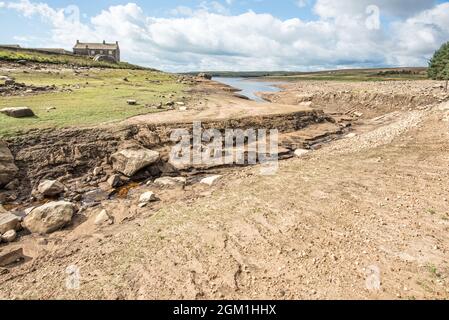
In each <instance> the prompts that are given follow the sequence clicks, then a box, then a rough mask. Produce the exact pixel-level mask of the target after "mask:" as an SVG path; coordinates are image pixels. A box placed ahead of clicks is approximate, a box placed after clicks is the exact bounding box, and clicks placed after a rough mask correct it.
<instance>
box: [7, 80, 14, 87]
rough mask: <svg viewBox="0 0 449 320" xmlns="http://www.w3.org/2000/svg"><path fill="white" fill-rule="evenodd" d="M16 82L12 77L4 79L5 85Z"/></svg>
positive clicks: (11, 84)
mask: <svg viewBox="0 0 449 320" xmlns="http://www.w3.org/2000/svg"><path fill="white" fill-rule="evenodd" d="M15 83H16V82H15V81H14V80H13V79H6V80H5V86H13V85H14V84H15Z"/></svg>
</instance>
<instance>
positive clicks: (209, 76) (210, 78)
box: [198, 72, 212, 80]
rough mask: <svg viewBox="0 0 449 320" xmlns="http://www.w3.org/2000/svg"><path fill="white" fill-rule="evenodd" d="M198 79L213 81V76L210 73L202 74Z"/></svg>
mask: <svg viewBox="0 0 449 320" xmlns="http://www.w3.org/2000/svg"><path fill="white" fill-rule="evenodd" d="M198 78H202V79H206V80H212V75H210V74H208V73H204V72H201V73H199V74H198Z"/></svg>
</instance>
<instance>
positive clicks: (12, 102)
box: [0, 68, 185, 136]
mask: <svg viewBox="0 0 449 320" xmlns="http://www.w3.org/2000/svg"><path fill="white" fill-rule="evenodd" d="M27 72H28V73H24V72H23V71H20V70H17V71H14V72H6V74H7V75H8V76H11V77H14V78H15V80H16V81H17V82H23V83H25V84H27V85H37V86H46V85H56V87H57V90H56V91H54V92H47V93H42V94H33V95H29V94H25V95H23V96H20V95H16V96H6V97H0V99H1V107H2V108H4V107H18V106H28V107H30V108H32V110H33V111H34V112H35V114H36V117H34V118H22V119H15V118H11V117H7V116H5V115H3V114H0V136H11V135H16V134H19V133H21V132H25V131H28V130H30V129H38V128H53V127H57V128H60V127H73V126H77V127H78V126H88V125H95V124H101V123H107V122H111V121H119V120H123V119H125V118H128V117H131V116H135V115H140V114H145V113H150V112H156V110H155V109H152V108H148V107H145V104H156V103H160V102H163V103H164V102H167V101H168V100H176V99H180V97H181V96H182V95H183V89H185V86H184V85H182V84H179V83H177V82H176V78H175V77H174V76H172V75H169V74H166V73H162V72H156V71H149V70H129V69H90V70H89V71H87V70H86V71H84V72H81V73H74V72H73V70H72V69H62V68H61V69H59V71H57V72H56V71H54V70H53V71H51V72H49V71H46V70H39V71H36V70H29V71H27ZM0 73H1V74H5V72H4V71H1V70H0ZM125 78H126V79H125ZM171 95H173V96H172V97H170V96H171ZM128 99H135V100H137V101H138V105H136V106H130V105H128V104H127V100H128ZM49 108H55V109H54V110H49Z"/></svg>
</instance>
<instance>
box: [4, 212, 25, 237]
mask: <svg viewBox="0 0 449 320" xmlns="http://www.w3.org/2000/svg"><path fill="white" fill-rule="evenodd" d="M19 228H20V219H19V217H18V216H16V215H13V214H12V213H8V212H7V213H0V234H3V233H5V232H7V231H9V230H18V229H19Z"/></svg>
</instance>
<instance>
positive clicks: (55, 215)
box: [23, 201, 75, 234]
mask: <svg viewBox="0 0 449 320" xmlns="http://www.w3.org/2000/svg"><path fill="white" fill-rule="evenodd" d="M74 213H75V206H74V205H73V204H72V203H70V202H65V201H58V202H50V203H47V204H44V205H43V206H40V207H37V208H35V209H34V210H32V211H31V212H30V214H29V215H28V216H27V217H26V218H25V219H24V221H23V225H24V227H25V228H26V229H28V230H29V231H30V232H32V233H39V234H48V233H52V232H55V231H57V230H59V229H61V228H63V227H64V226H66V225H67V224H69V223H70V222H71V221H72V216H73V214H74Z"/></svg>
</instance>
